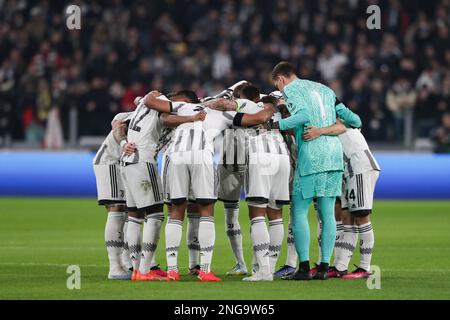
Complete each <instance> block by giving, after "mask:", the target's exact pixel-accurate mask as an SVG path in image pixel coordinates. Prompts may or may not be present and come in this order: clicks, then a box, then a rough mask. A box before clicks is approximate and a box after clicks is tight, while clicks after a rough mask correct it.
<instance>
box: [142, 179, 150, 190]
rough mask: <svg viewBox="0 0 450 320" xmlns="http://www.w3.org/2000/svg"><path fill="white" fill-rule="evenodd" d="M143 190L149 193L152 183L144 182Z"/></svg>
mask: <svg viewBox="0 0 450 320" xmlns="http://www.w3.org/2000/svg"><path fill="white" fill-rule="evenodd" d="M141 188H142V189H143V190H144V191H145V192H147V191H148V190H149V189H150V181H148V180H142V182H141Z"/></svg>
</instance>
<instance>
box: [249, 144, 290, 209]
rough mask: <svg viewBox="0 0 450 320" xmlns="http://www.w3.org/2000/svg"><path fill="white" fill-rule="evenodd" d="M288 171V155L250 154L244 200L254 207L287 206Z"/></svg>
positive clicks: (274, 207) (277, 207)
mask: <svg viewBox="0 0 450 320" xmlns="http://www.w3.org/2000/svg"><path fill="white" fill-rule="evenodd" d="M290 171H291V163H290V160H289V156H288V155H283V154H271V153H250V154H249V165H248V171H247V175H246V178H245V191H246V192H245V193H246V200H247V201H248V202H249V203H251V204H252V205H254V206H258V207H271V208H273V209H279V208H280V207H281V206H282V205H285V204H289V202H290V201H289V175H290ZM257 204H259V205H257Z"/></svg>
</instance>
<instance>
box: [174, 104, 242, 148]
mask: <svg viewBox="0 0 450 320" xmlns="http://www.w3.org/2000/svg"><path fill="white" fill-rule="evenodd" d="M200 111H204V112H206V117H205V120H203V121H196V122H187V123H183V124H181V125H179V126H178V127H177V128H176V129H175V133H174V136H173V138H172V142H171V143H170V146H169V149H168V151H169V152H183V151H196V150H208V151H210V152H212V153H214V139H215V138H216V137H217V136H218V135H219V134H221V133H222V131H223V130H225V129H227V128H230V127H231V126H232V125H233V119H234V116H235V115H236V112H234V111H226V112H222V111H217V110H212V109H209V108H205V107H204V106H202V105H200V104H192V103H185V102H172V113H174V114H178V115H180V116H192V115H195V114H197V113H199V112H200Z"/></svg>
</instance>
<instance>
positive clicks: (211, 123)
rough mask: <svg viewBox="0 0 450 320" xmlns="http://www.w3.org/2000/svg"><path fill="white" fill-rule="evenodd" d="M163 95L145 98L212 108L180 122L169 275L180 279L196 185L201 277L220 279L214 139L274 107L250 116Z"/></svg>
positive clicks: (184, 109) (190, 108)
mask: <svg viewBox="0 0 450 320" xmlns="http://www.w3.org/2000/svg"><path fill="white" fill-rule="evenodd" d="M159 95H160V93H158V92H155V91H153V92H151V93H150V94H148V95H147V96H146V97H145V104H146V105H147V106H148V107H149V108H153V109H155V110H158V111H159V112H171V113H174V114H178V115H194V114H196V113H198V112H201V111H205V112H206V113H207V115H206V118H205V120H204V121H203V122H198V121H197V122H194V123H190V124H183V125H180V126H178V127H177V128H176V129H175V134H174V138H173V143H172V144H171V146H170V149H169V152H170V155H169V157H170V163H169V170H170V175H169V176H170V177H169V181H170V184H169V189H170V199H171V202H172V212H171V217H170V219H169V221H168V223H167V225H166V257H167V268H168V274H167V279H168V280H169V281H178V280H179V279H180V277H179V272H178V249H179V246H180V242H181V234H182V224H183V220H184V213H185V209H186V203H187V199H188V197H189V192H190V190H191V189H192V192H193V195H194V197H195V199H196V202H197V204H198V207H199V212H200V216H201V218H200V223H199V231H198V238H199V244H200V264H201V271H200V272H199V276H198V277H199V280H200V281H202V282H217V281H221V279H219V278H218V277H216V276H215V275H214V273H213V272H212V271H211V262H212V254H213V250H214V243H215V228H214V216H213V204H214V202H215V201H216V199H217V196H216V191H215V170H214V162H213V155H214V145H213V143H214V139H215V137H217V136H218V135H219V134H220V133H221V131H222V130H224V129H226V128H230V127H231V125H232V124H237V125H241V124H243V125H246V126H251V125H257V124H260V123H263V122H265V121H267V120H268V119H269V118H270V117H271V116H272V114H273V110H263V111H261V112H259V113H258V114H255V115H252V116H251V117H247V115H244V114H242V113H236V112H219V111H216V110H212V109H209V108H205V107H204V106H203V105H200V104H190V103H183V102H169V101H164V100H161V99H159V98H158V97H159Z"/></svg>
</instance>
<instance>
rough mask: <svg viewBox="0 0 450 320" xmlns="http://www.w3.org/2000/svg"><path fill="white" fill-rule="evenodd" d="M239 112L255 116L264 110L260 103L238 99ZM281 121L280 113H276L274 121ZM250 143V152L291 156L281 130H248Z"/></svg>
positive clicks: (246, 143)
mask: <svg viewBox="0 0 450 320" xmlns="http://www.w3.org/2000/svg"><path fill="white" fill-rule="evenodd" d="M236 101H237V103H238V106H239V107H238V110H239V112H241V113H247V114H255V113H258V112H260V111H261V110H263V109H264V106H263V105H262V104H260V103H255V102H253V101H251V100H247V99H237V100H236ZM279 119H281V114H280V113H278V112H277V113H275V114H274V115H273V117H272V121H278V120H279ZM246 133H247V137H248V142H245V145H246V146H247V145H248V151H249V152H252V153H274V154H286V155H289V151H288V148H287V146H286V143H285V142H284V140H283V136H282V135H281V133H280V131H279V130H258V129H253V128H248V129H246Z"/></svg>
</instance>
